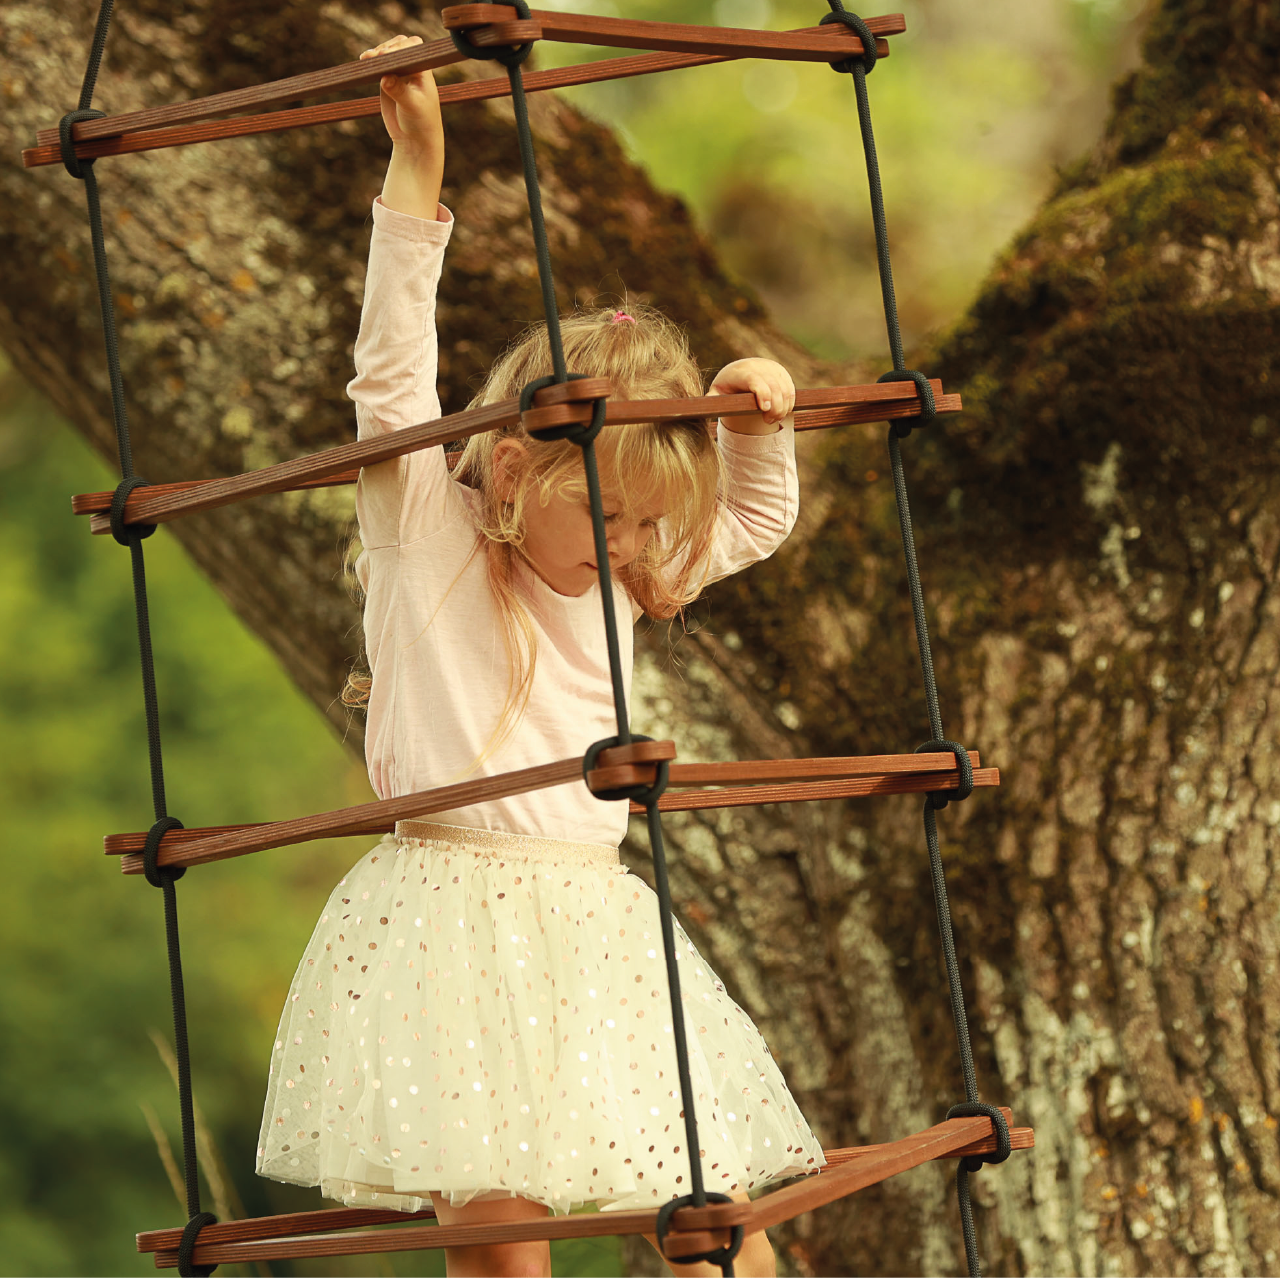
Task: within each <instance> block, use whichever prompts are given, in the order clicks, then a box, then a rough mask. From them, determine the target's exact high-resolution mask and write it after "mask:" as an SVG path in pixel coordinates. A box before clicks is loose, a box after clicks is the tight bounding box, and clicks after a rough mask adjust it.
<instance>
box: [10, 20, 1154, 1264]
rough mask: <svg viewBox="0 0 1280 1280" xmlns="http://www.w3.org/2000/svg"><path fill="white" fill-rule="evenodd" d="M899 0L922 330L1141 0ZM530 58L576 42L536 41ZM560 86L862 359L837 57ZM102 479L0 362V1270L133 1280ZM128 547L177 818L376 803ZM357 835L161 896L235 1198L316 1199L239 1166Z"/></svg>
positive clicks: (849, 122)
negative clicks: (169, 913) (93, 517)
mask: <svg viewBox="0 0 1280 1280" xmlns="http://www.w3.org/2000/svg"><path fill="white" fill-rule="evenodd" d="M553 2H554V3H559V0H553ZM544 3H545V0H544ZM560 7H564V8H576V9H593V10H594V11H596V12H602V13H607V12H618V11H619V9H624V10H625V12H626V13H627V14H628V15H631V16H636V17H644V18H658V19H665V20H684V21H693V22H715V23H719V24H722V25H742V26H766V27H774V28H786V27H799V26H809V25H813V24H815V23H816V21H817V18H818V17H819V16H820V14H821V12H823V11H824V10H823V6H822V5H821V4H818V3H814V4H810V3H807V2H806V3H803V4H802V3H800V0H715V2H714V3H712V0H681V2H680V3H676V2H675V0H627V3H625V5H623V4H621V3H620V4H619V6H618V8H613V7H612V6H611V5H610V4H609V3H607V0H564V3H563V4H561V5H560ZM890 7H897V6H890ZM901 8H902V9H903V10H904V12H905V13H906V17H907V21H908V34H907V35H906V36H904V37H901V38H898V39H895V41H894V54H893V56H892V57H891V59H890V60H889V61H888V62H887V63H886V64H885V65H884V67H883V68H882V69H881V70H879V71H878V72H877V73H876V74H875V75H874V76H873V77H872V79H871V81H870V82H869V83H870V87H871V95H872V102H873V106H874V109H875V113H876V120H877V137H878V140H879V144H880V153H881V161H882V166H883V169H884V175H885V184H886V191H887V196H888V202H889V216H890V226H891V228H892V233H893V243H894V248H895V259H894V260H895V268H896V273H897V281H898V293H899V298H900V302H901V305H902V311H903V317H904V321H905V323H906V327H907V330H908V333H909V334H910V335H912V336H913V337H915V338H919V337H921V336H922V335H924V334H926V333H927V332H928V331H930V330H931V329H934V328H937V327H938V326H941V325H943V324H946V323H947V322H949V321H950V320H951V319H952V318H953V317H954V316H955V315H956V314H957V313H958V311H959V310H960V308H961V307H962V306H963V304H964V303H965V301H966V300H967V298H968V296H969V295H970V293H971V291H972V290H973V288H974V287H975V285H976V283H977V281H978V279H979V278H980V276H981V275H982V273H983V271H984V270H985V269H986V268H987V266H988V264H989V262H990V260H991V258H992V256H993V255H994V254H995V253H996V252H997V251H998V249H999V248H1000V247H1001V246H1002V244H1003V243H1004V242H1005V241H1006V240H1007V239H1008V237H1009V236H1010V235H1011V234H1012V232H1013V231H1014V230H1015V229H1016V228H1017V227H1018V226H1019V225H1020V224H1021V223H1022V222H1023V221H1024V220H1025V219H1026V217H1027V216H1028V215H1029V213H1030V212H1031V210H1032V209H1033V207H1034V205H1035V203H1036V202H1037V201H1038V200H1039V199H1040V197H1041V195H1042V193H1043V191H1044V190H1045V189H1046V187H1047V185H1048V183H1049V181H1050V180H1051V178H1052V172H1053V166H1054V164H1055V163H1058V162H1062V161H1065V160H1067V159H1069V158H1070V157H1071V156H1072V155H1074V153H1075V152H1077V151H1078V150H1080V149H1081V148H1082V147H1084V146H1085V145H1087V143H1088V142H1089V140H1090V138H1091V137H1092V136H1093V134H1094V133H1095V132H1096V129H1097V126H1098V124H1099V122H1100V121H1101V118H1102V115H1103V111H1104V109H1105V93H1104V86H1105V84H1106V83H1107V82H1108V81H1109V80H1110V79H1112V78H1113V76H1114V75H1115V74H1116V72H1117V71H1118V70H1119V69H1120V68H1122V67H1123V65H1124V64H1125V62H1126V61H1127V60H1130V59H1131V58H1132V56H1133V47H1134V39H1135V32H1136V29H1137V24H1136V18H1137V8H1138V5H1137V0H1036V2H1035V3H1030V2H1029V0H990V3H988V4H986V5H984V6H981V7H978V6H974V5H966V4H963V3H961V0H903V2H902V4H901ZM540 56H541V58H542V62H543V65H549V64H551V63H553V62H556V61H560V62H564V61H570V60H573V59H575V58H577V57H580V56H582V57H587V56H596V55H595V53H594V52H593V51H580V50H574V49H570V48H566V47H564V46H548V47H546V48H544V49H543V50H541V51H540ZM567 96H569V97H571V98H572V100H574V101H575V102H577V103H578V104H579V105H581V106H583V107H584V108H585V109H586V110H588V111H590V112H591V113H593V114H594V115H596V116H598V117H599V118H601V119H603V120H605V121H606V122H608V123H609V124H610V125H611V126H613V127H615V128H616V129H617V130H618V131H619V132H620V133H621V134H622V136H623V137H624V139H625V140H626V143H627V145H628V146H629V148H630V149H631V151H632V153H633V154H634V155H635V156H636V158H637V159H639V160H640V161H642V162H643V163H644V164H646V165H647V166H648V167H649V169H650V170H651V171H652V173H653V174H654V176H655V178H656V180H657V182H658V183H659V185H661V186H663V187H666V188H669V189H673V190H676V191H678V192H680V193H682V194H683V195H684V196H686V197H687V198H688V199H689V200H690V202H691V203H692V204H693V206H694V208H695V209H696V211H697V212H698V214H699V216H700V217H701V219H702V221H703V223H704V225H705V226H706V227H707V228H708V230H709V232H710V234H711V235H712V237H713V239H714V240H715V241H716V243H717V246H718V247H719V248H720V249H721V251H722V253H723V254H724V255H725V258H726V261H727V262H728V263H729V265H730V267H731V269H733V270H735V271H736V272H737V273H738V274H739V275H741V276H742V277H743V278H744V279H745V280H747V281H748V282H749V283H750V284H751V285H752V286H754V287H755V288H757V289H758V290H759V292H760V293H761V295H762V296H763V297H764V299H765V301H766V302H767V303H768V304H769V305H770V306H771V307H772V308H773V310H774V314H775V316H776V318H777V319H778V321H779V323H780V324H781V325H782V326H783V327H784V328H785V329H787V330H789V331H790V332H791V333H793V334H794V335H795V336H796V337H797V338H798V339H800V340H801V341H802V342H805V343H807V344H808V345H810V346H811V347H812V348H813V349H814V350H815V351H817V352H818V353H819V354H822V355H825V356H828V357H831V358H845V357H848V356H851V355H868V356H871V357H874V358H881V357H882V355H883V347H884V338H883V321H882V319H881V317H880V315H879V310H878V308H879V290H878V283H877V281H876V277H875V266H874V243H873V240H872V237H871V233H870V227H869V225H868V218H867V214H866V208H867V202H866V189H865V174H864V171H863V167H862V159H861V153H860V150H859V148H858V144H857V127H856V115H855V112H854V104H853V94H852V89H851V87H850V85H849V83H848V79H847V77H842V76H836V75H834V74H832V73H831V72H830V71H828V70H827V69H826V68H825V67H824V66H822V65H820V64H818V65H812V64H810V65H797V66H789V65H787V64H783V63H769V62H752V63H734V64H725V65H722V66H713V67H706V68H699V69H696V70H690V71H684V72H680V73H676V74H672V75H668V76H665V77H648V78H640V79H635V80H627V81H619V82H616V83H614V84H607V85H599V86H594V87H590V88H586V87H584V88H580V89H575V90H572V91H569V94H568V95H567ZM624 283H625V279H624ZM128 340H129V335H128V329H127V327H126V329H125V332H124V334H123V341H125V342H127V341H128ZM113 484H114V477H113V475H112V474H110V473H109V472H108V470H107V469H106V468H105V467H104V466H103V464H102V463H101V461H100V460H99V459H98V458H97V457H96V456H94V455H93V454H91V452H90V451H89V449H88V448H87V446H85V445H84V444H83V443H82V442H81V440H80V439H79V438H78V437H76V436H75V435H74V434H73V432H72V431H71V430H70V429H69V428H68V427H67V426H66V425H65V424H64V423H62V422H61V421H59V420H58V419H57V418H56V417H55V416H54V415H53V414H52V413H51V412H50V411H49V410H48V409H47V408H46V407H45V406H44V405H43V404H42V402H40V401H39V400H38V399H37V398H36V397H35V396H33V395H32V394H31V393H30V392H28V391H27V390H26V389H25V388H24V386H23V385H22V384H21V382H20V381H19V380H18V379H17V378H16V377H15V376H14V375H12V374H10V373H8V372H7V371H6V370H4V369H0V535H2V536H3V538H4V545H5V547H6V548H7V554H6V555H5V556H4V558H3V560H0V618H3V620H4V625H3V627H0V664H2V665H0V669H3V670H4V671H5V672H7V676H6V686H7V687H6V696H5V698H4V700H3V703H2V704H0V705H2V707H3V710H2V711H0V728H2V730H3V731H2V732H0V769H2V770H3V777H4V779H5V783H6V786H5V795H6V800H5V804H4V806H3V813H2V815H0V848H2V849H3V853H4V867H5V875H6V880H7V883H8V884H9V886H10V889H11V896H12V897H13V900H14V902H15V904H16V906H15V908H14V909H13V910H12V911H10V912H9V913H8V919H7V920H6V926H5V929H4V931H3V934H2V935H0V939H2V940H0V947H2V948H3V951H2V952H0V961H2V963H3V972H4V975H5V977H6V980H7V981H6V985H5V990H4V998H3V999H2V1000H0V1043H2V1044H3V1045H4V1049H5V1051H4V1053H3V1054H0V1099H3V1103H2V1104H0V1105H3V1107H4V1127H3V1138H2V1139H0V1273H4V1274H10V1275H24V1274H27V1275H60V1274H100V1275H115V1274H132V1273H139V1274H141V1273H148V1272H150V1271H151V1270H152V1267H151V1263H150V1261H149V1260H148V1259H143V1258H139V1256H138V1255H137V1254H136V1253H135V1252H134V1250H133V1243H132V1234H133V1232H135V1231H137V1230H140V1229H144V1228H152V1227H159V1226H164V1225H175V1224H180V1223H181V1222H182V1221H183V1220H184V1218H185V1214H184V1212H183V1211H182V1209H181V1207H180V1205H179V1204H178V1203H177V1202H176V1201H175V1198H174V1192H173V1190H172V1189H171V1187H170V1185H169V1182H168V1179H167V1178H166V1175H165V1172H164V1169H163V1166H162V1163H161V1160H160V1157H159V1154H158V1152H157V1148H156V1144H155V1142H154V1140H153V1138H152V1135H151V1133H150V1131H149V1129H148V1125H147V1121H146V1118H145V1117H144V1114H143V1111H142V1107H143V1106H147V1107H149V1108H151V1110H152V1111H153V1112H154V1113H155V1115H157V1116H158V1117H159V1118H160V1122H161V1124H162V1125H163V1127H164V1128H165V1129H166V1130H167V1131H168V1135H169V1141H170V1143H171V1144H172V1145H173V1147H174V1148H175V1149H177V1148H178V1146H179V1139H178V1134H177V1120H176V1115H177V1108H176V1104H175V1099H174V1096H173V1088H172V1084H171V1081H170V1079H169V1076H168V1073H167V1071H166V1069H165V1067H164V1065H163V1064H162V1062H161V1060H160V1058H159V1056H158V1054H157V1052H156V1050H155V1047H154V1045H153V1044H152V1041H151V1039H150V1034H149V1033H150V1032H151V1031H152V1030H153V1029H156V1030H159V1031H160V1032H161V1033H162V1034H163V1035H165V1036H166V1037H168V1036H170V1035H171V1023H170V1012H169V998H168V981H167V972H166V968H165V951H164V940H163V928H162V914H161V901H160V895H159V894H157V893H155V892H154V891H153V890H151V889H150V887H149V886H148V885H147V884H146V882H145V881H144V880H143V879H142V878H141V877H130V878H128V879H126V878H124V877H122V876H121V875H120V873H119V870H118V866H117V864H116V862H115V861H114V860H113V859H107V858H105V857H104V856H103V855H102V853H101V838H102V835H103V833H105V832H109V831H129V830H139V829H143V828H145V827H146V826H147V825H149V822H150V818H151V809H150V790H149V784H148V779H147V772H146V739H145V729H144V723H143V716H142V700H141V696H140V693H141V681H140V678H139V673H138V658H137V641H136V632H135V629H134V622H133V605H132V598H131V591H130V586H129V566H128V556H127V555H125V554H124V552H123V551H122V550H121V549H120V548H118V547H117V546H116V545H115V544H114V543H113V542H112V541H111V540H110V539H109V538H91V537H90V536H89V535H88V531H87V528H86V525H85V522H84V521H83V520H75V519H72V518H71V517H70V514H69V507H68V496H69V495H70V494H71V493H73V492H85V491H88V490H93V489H108V488H111V487H112V486H113ZM147 562H148V575H149V581H150V587H151V598H152V617H153V627H154V634H155V643H156V656H157V670H158V682H159V689H160V705H161V713H162V721H163V735H164V745H165V758H166V765H167V777H168V791H169V807H170V811H171V812H173V813H175V814H177V815H178V816H180V817H181V818H182V820H183V821H184V822H185V823H186V824H187V825H188V826H197V825H204V824H219V823H228V822H237V821H257V820H263V819H271V818H279V817H284V816H290V815H295V814H301V813H307V812H314V811H316V810H319V809H323V808H330V807H333V805H334V804H335V803H346V804H354V803H358V802H359V801H361V800H363V799H367V798H369V790H368V784H367V781H366V780H365V777H364V771H363V769H362V767H361V766H360V765H359V764H358V762H356V761H354V760H353V759H352V758H351V756H350V755H349V754H348V753H346V752H345V751H344V749H343V748H342V747H341V746H340V745H339V744H338V743H337V742H336V741H335V740H334V738H333V735H332V734H331V732H330V730H329V728H328V727H327V725H326V724H325V722H324V721H323V720H322V718H321V717H320V715H319V714H318V712H317V711H316V710H315V708H314V707H313V706H311V704H310V703H308V702H306V701H304V699H303V698H302V697H301V695H300V694H299V693H298V692H297V691H296V690H295V689H294V688H293V687H292V685H291V684H290V683H289V681H288V679H287V678H286V677H285V676H284V675H283V674H282V673H281V672H280V670H279V669H278V667H277V666H276V664H275V661H274V659H273V658H272V656H271V655H270V654H269V653H268V652H267V651H266V650H265V648H264V647H263V646H262V645H261V643H260V642H258V641H257V640H256V639H255V638H254V637H253V636H251V635H250V634H248V633H247V632H246V631H245V629H244V628H243V627H242V626H241V625H240V624H239V622H238V621H237V620H236V619H235V618H234V617H232V616H231V615H230V613H229V611H228V610H227V608H226V606H225V604H224V603H223V602H222V600H221V599H220V598H219V597H218V596H216V595H215V594H214V592H213V591H212V590H211V589H210V588H209V587H208V586H207V585H206V584H205V583H204V581H203V580H202V579H201V578H200V576H199V574H198V573H197V572H196V571H195V570H194V569H193V568H192V566H191V565H190V563H189V562H188V561H187V560H186V558H185V556H184V554H183V553H182V551H181V550H180V548H179V547H178V545H177V543H176V542H175V541H174V540H173V539H172V538H171V537H170V536H169V534H168V533H166V532H165V531H164V530H163V529H162V530H161V531H160V532H159V533H157V534H156V535H155V537H153V538H152V539H151V540H150V541H149V542H148V543H147ZM363 852H364V842H362V841H354V842H352V841H346V842H335V843H332V844H328V845H308V846H303V847H301V848H294V849H287V850H281V851H279V852H275V853H269V854H262V855H257V856H255V857H251V858H242V859H236V860H234V861H231V862H228V863H220V864H215V865H212V866H209V867H205V868H202V869H201V870H200V871H199V872H198V873H197V874H193V875H191V876H189V877H187V878H186V879H185V880H184V882H183V884H182V886H181V887H180V890H179V901H180V910H181V914H182V929H183V950H184V959H185V969H186V979H187V991H188V1006H189V1013H190V1019H191V1027H192V1053H193V1058H194V1062H195V1084H196V1090H197V1095H198V1098H199V1101H200V1103H201V1105H202V1107H203V1110H204V1113H205V1114H206V1116H207V1118H208V1121H209V1125H210V1128H211V1130H212V1132H213V1135H214V1136H215V1138H216V1141H217V1144H218V1146H219V1147H220V1149H221V1152H222V1156H223V1162H224V1164H225V1168H226V1170H227V1171H228V1174H229V1176H230V1178H231V1179H232V1181H233V1182H234V1185H235V1189H236V1191H237V1193H238V1196H239V1198H240V1200H242V1201H243V1208H244V1211H245V1212H247V1213H249V1214H253V1215H257V1214H262V1213H270V1212H283V1211H288V1210H292V1209H300V1208H307V1207H314V1206H315V1205H316V1204H317V1203H318V1201H317V1198H316V1197H315V1195H314V1193H309V1192H305V1191H303V1190H301V1189H298V1188H287V1187H283V1186H280V1185H278V1184H274V1183H266V1182H263V1181H261V1180H260V1179H258V1178H256V1177H255V1176H254V1174H253V1172H252V1170H253V1163H254V1148H255V1145H256V1138H257V1125H258V1119H259V1114H260V1106H261V1099H262V1096H263V1092H264V1088H265V1081H266V1071H267V1061H268V1051H269V1047H270V1044H271V1041H272V1037H273V1033H274V1031H275V1025H276V1019H277V1017H278V1015H279V1011H280V1007H281V1004H282V1002H283V999H284V996H285V993H286V991H287V988H288V983H289V980H290V978H291V976H292V972H293V966H294V964H295V963H296V960H297V957H298V956H299V955H300V953H301V951H302V947H303V945H304V944H305V941H306V939H307V937H308V935H309V933H310V930H311V928H312V925H313V923H314V920H315V917H316V915H317V913H318V911H319V909H320V907H321V906H322V904H323V902H324V900H325V897H326V895H327V893H328V891H329V889H330V888H331V886H332V884H333V883H334V882H335V881H336V880H337V879H338V877H339V876H340V875H341V874H342V872H343V871H345V869H346V868H347V866H349V865H350V864H351V863H352V862H354V861H355V860H356V858H358V857H359V856H360V855H361V854H362V853H363ZM205 1199H206V1203H209V1196H208V1195H207V1194H206V1197H205ZM73 1215H74V1216H73ZM618 1258H619V1255H618V1252H617V1247H616V1243H615V1242H613V1241H609V1240H605V1241H576V1242H565V1243H564V1244H557V1245H555V1246H553V1260H554V1266H555V1270H556V1273H557V1274H559V1275H613V1274H617V1272H618V1268H619V1261H618ZM442 1262H443V1260H442V1258H440V1257H439V1256H438V1255H436V1254H397V1255H387V1256H385V1257H381V1258H374V1257H368V1258H363V1259H357V1260H350V1261H345V1260H333V1261H332V1262H330V1263H326V1262H325V1261H324V1260H319V1261H317V1262H315V1263H312V1264H307V1265H306V1270H305V1273H306V1274H313V1275H316V1274H333V1275H340V1274H370V1273H373V1274H386V1275H394V1274H404V1275H408V1274H437V1275H440V1274H443V1267H442ZM423 1268H426V1270H423ZM277 1272H278V1273H279V1274H290V1268H289V1264H280V1266H279V1267H278V1268H277ZM299 1273H302V1271H301V1270H300V1271H299ZM264 1274H265V1272H264Z"/></svg>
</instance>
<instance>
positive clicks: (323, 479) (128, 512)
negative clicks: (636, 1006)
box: [71, 379, 960, 533]
mask: <svg viewBox="0 0 1280 1280" xmlns="http://www.w3.org/2000/svg"><path fill="white" fill-rule="evenodd" d="M930 385H931V386H932V387H933V389H934V396H935V398H936V399H937V400H938V402H939V409H940V410H941V411H943V412H956V411H958V410H959V409H960V397H959V396H947V395H943V393H942V383H941V382H940V381H938V380H937V379H931V380H930ZM547 390H548V391H550V390H552V388H547ZM534 401H535V403H538V400H537V396H535V397H534ZM944 406H945V407H944ZM796 409H797V413H796V427H797V429H798V430H805V429H815V428H819V427H828V426H836V425H842V424H850V423H855V422H880V421H888V420H891V419H895V418H905V417H914V416H916V415H918V414H919V412H920V401H919V399H918V398H917V396H916V392H915V387H914V386H913V385H912V384H911V383H909V382H879V383H871V384H869V385H864V386H846V387H815V388H810V389H807V390H804V391H798V392H797V393H796ZM568 411H569V412H570V413H575V414H576V413H577V412H578V408H577V406H573V407H571V408H570V409H569V410H568ZM757 411H758V409H757V405H756V402H755V397H754V396H752V395H733V396H694V397H690V398H688V399H683V400H610V401H609V402H608V405H607V408H606V413H605V422H606V424H609V425H613V426H624V425H636V424H638V423H644V422H670V421H674V420H676V419H680V418H711V417H736V416H738V415H740V414H746V413H755V412H757ZM819 416H821V419H822V420H821V421H811V420H810V419H811V418H818V417H819ZM519 417H520V407H519V403H518V401H516V400H514V399H512V400H502V401H499V402H498V403H497V404H491V405H482V406H480V407H478V408H474V409H465V410H463V411H462V412H461V413H453V414H450V415H449V416H448V417H445V418H438V419H436V420H435V421H433V422H423V423H418V424H417V425H416V426H412V427H405V428H404V429H403V430H400V431H391V432H388V433H386V434H385V435H380V436H375V437H373V438H372V439H369V440H356V441H352V442H350V443H348V444H341V445H335V446H334V447H332V448H329V449H322V450H320V451H319V452H318V453H313V454H308V455H306V456H305V457H301V458H292V459H290V460H288V461H287V462H277V463H274V464H273V465H272V466H269V467H262V468H260V469H259V470H257V471H247V472H244V473H242V474H241V475H238V476H222V477H218V478H217V479H213V480H185V481H177V482H172V483H168V484H156V485H147V486H146V487H145V488H142V489H137V490H135V491H134V493H132V494H131V495H130V497H129V500H128V502H127V503H126V504H125V511H124V518H125V523H126V524H136V523H143V524H161V523H164V522H166V521H169V520H175V519H177V518H178V517H179V516H181V515H189V514H192V513H194V512H197V511H211V510H214V509H215V508H217V507H225V506H228V505H230V504H231V503H234V502H241V501H243V500H245V499H246V498H253V497H260V496H262V495H265V494H269V493H285V492H289V491H294V490H298V489H305V488H320V487H325V486H328V485H333V484H345V483H351V482H353V481H354V480H355V479H356V478H357V477H358V475H359V468H361V467H366V466H373V465H375V464H376V463H379V462H386V461H389V460H390V459H392V458H398V457H402V456H403V455H404V454H407V453H413V452H414V451H415V450H418V449H429V448H433V447H435V446H437V445H442V444H448V443H449V442H450V441H453V440H464V439H467V438H468V437H470V436H474V435H479V434H480V433H481V432H483V431H492V430H495V429H496V428H500V427H505V426H510V425H511V424H512V423H514V422H516V421H517V420H518V419H519ZM570 420H572V419H570ZM110 509H111V494H110V493H109V492H107V491H100V492H98V493H84V494H77V495H75V496H74V497H73V498H72V499H71V510H72V512H73V514H75V515H86V514H87V515H91V516H93V519H92V520H91V523H90V528H91V530H92V531H93V532H94V533H106V532H108V531H109V530H110V522H109V521H108V520H106V519H98V518H97V517H98V516H99V515H101V514H102V513H104V512H108V511H110Z"/></svg>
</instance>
